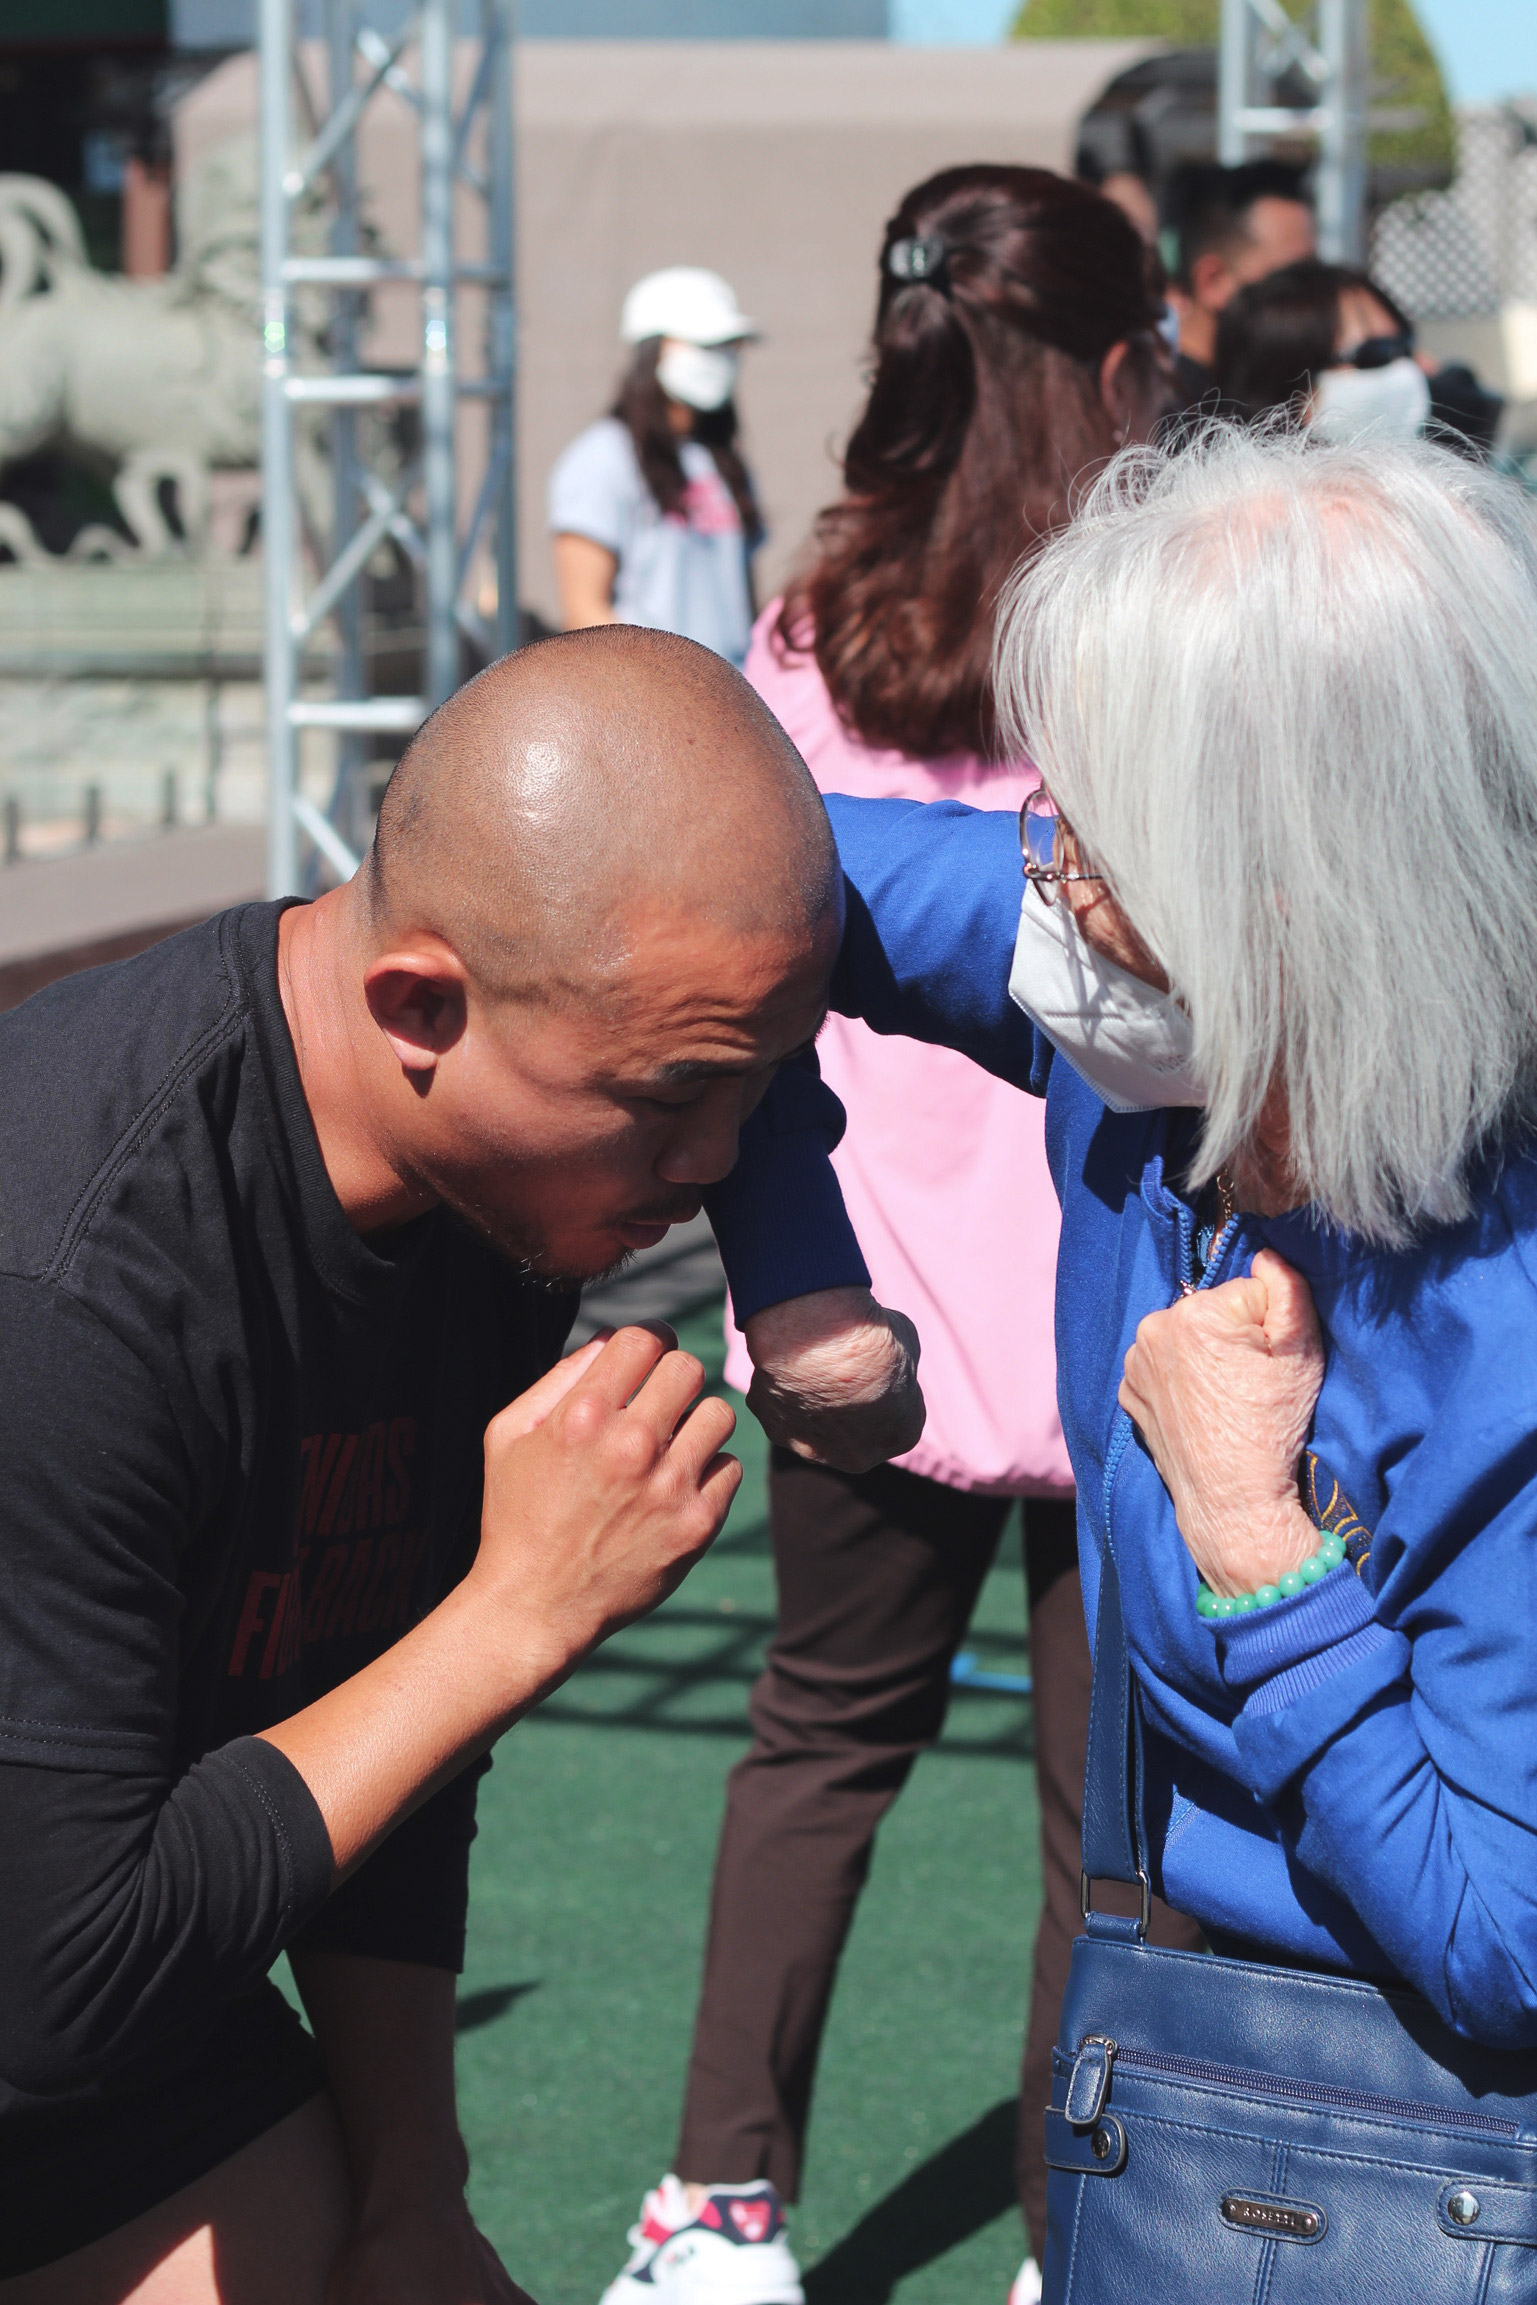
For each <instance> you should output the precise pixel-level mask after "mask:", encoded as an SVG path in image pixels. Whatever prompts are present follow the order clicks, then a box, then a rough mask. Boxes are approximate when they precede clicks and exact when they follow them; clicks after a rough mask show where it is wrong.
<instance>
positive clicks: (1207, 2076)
mask: <svg viewBox="0 0 1537 2305" xmlns="http://www.w3.org/2000/svg"><path fill="white" fill-rule="evenodd" d="M1089 2039H1091V2040H1092V2041H1093V2042H1094V2043H1095V2045H1096V2046H1097V2047H1101V2048H1103V2049H1104V2051H1105V2053H1106V2060H1107V2062H1110V2063H1114V2064H1117V2065H1126V2066H1130V2067H1132V2068H1133V2069H1144V2070H1147V2071H1150V2072H1154V2073H1177V2074H1179V2075H1180V2076H1181V2077H1182V2078H1184V2079H1186V2080H1190V2081H1211V2082H1215V2083H1216V2084H1217V2086H1218V2087H1219V2088H1224V2089H1243V2090H1246V2091H1247V2092H1248V2094H1249V2095H1250V2096H1254V2095H1263V2096H1269V2097H1295V2098H1297V2099H1298V2100H1299V2101H1301V2102H1305V2103H1311V2104H1319V2105H1330V2106H1334V2107H1336V2108H1338V2110H1339V2111H1341V2112H1345V2113H1386V2114H1396V2115H1400V2116H1407V2117H1408V2118H1409V2119H1411V2120H1415V2121H1421V2122H1423V2121H1427V2120H1428V2121H1429V2122H1430V2123H1431V2125H1432V2126H1434V2127H1436V2128H1455V2129H1481V2130H1484V2131H1487V2132H1488V2133H1489V2134H1491V2135H1493V2136H1498V2137H1519V2136H1520V2134H1521V2124H1520V2122H1519V2121H1504V2120H1501V2118H1500V2117H1499V2115H1498V2114H1496V2113H1463V2112H1459V2111H1457V2110H1455V2109H1454V2108H1453V2109H1448V2108H1445V2107H1442V2106H1440V2105H1416V2104H1413V2103H1411V2102H1410V2101H1409V2100H1408V2099H1406V2098H1403V2097H1377V2096H1373V2095H1372V2094H1371V2092H1370V2091H1368V2090H1362V2089H1336V2088H1334V2087H1332V2086H1331V2085H1330V2084H1329V2083H1328V2082H1326V2081H1320V2082H1316V2083H1315V2082H1311V2081H1294V2080H1292V2079H1290V2078H1289V2077H1288V2076H1287V2075H1286V2074H1284V2073H1256V2072H1254V2071H1252V2070H1248V2069H1246V2068H1245V2067H1243V2066H1241V2065H1210V2064H1207V2063H1206V2062H1205V2060H1204V2059H1202V2058H1200V2057H1166V2056H1163V2055H1161V2054H1160V2053H1159V2052H1157V2051H1155V2050H1152V2049H1131V2050H1127V2049H1122V2048H1120V2047H1118V2045H1117V2044H1116V2043H1115V2042H1113V2041H1107V2040H1105V2039H1104V2037H1103V2035H1100V2034H1093V2035H1090V2036H1089Z"/></svg>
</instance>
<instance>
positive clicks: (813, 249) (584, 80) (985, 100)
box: [177, 40, 1150, 622]
mask: <svg viewBox="0 0 1537 2305" xmlns="http://www.w3.org/2000/svg"><path fill="white" fill-rule="evenodd" d="M1149 46H1150V44H1149V43H1146V42H1132V41H1108V40H1084V41H1049V40H1034V41H1030V42H1028V43H1021V44H1020V45H1018V46H1017V47H1007V48H957V49H933V48H906V47H898V46H895V45H890V44H887V43H884V42H878V41H868V42H866V41H832V40H828V41H806V42H800V41H761V42H760V41H745V40H744V41H735V40H733V41H720V42H707V41H596V40H582V41H556V40H537V41H529V42H527V43H525V44H524V46H523V47H522V48H521V49H520V52H519V56H518V81H517V88H518V97H517V101H518V127H519V146H518V154H519V164H518V191H519V230H518V240H519V251H520V254H519V263H520V270H521V290H522V372H521V393H520V411H519V473H520V482H521V489H522V507H521V517H520V538H521V552H522V562H521V585H520V589H521V592H522V596H523V599H524V601H525V602H526V603H527V604H528V605H529V606H531V607H533V608H535V609H537V610H538V612H539V613H540V614H541V615H542V616H544V617H546V618H547V619H549V620H550V621H551V622H553V621H554V617H555V600H554V587H553V579H552V572H551V567H550V555H549V548H548V541H547V538H546V536H545V532H544V518H543V505H544V485H545V480H546V476H547V475H548V472H549V469H550V465H551V464H552V462H553V461H554V458H555V457H556V456H557V455H558V453H559V451H560V449H561V448H562V447H563V445H564V444H565V442H566V441H567V440H569V439H570V438H571V436H572V435H573V434H574V433H575V432H577V431H579V430H580V429H581V427H582V426H583V425H584V424H587V423H590V422H591V421H592V419H593V418H594V417H595V416H597V415H599V414H601V413H602V411H603V408H604V406H605V405H606V402H607V400H608V397H609V395H610V393H611V391H612V388H613V382H614V378H615V375H616V372H617V369H618V366H619V363H620V358H621V354H620V348H619V345H618V341H617V325H618V314H619V306H620V302H621V299H622V298H623V295H624V292H625V290H626V288H627V287H628V286H629V285H630V283H631V281H632V280H634V279H635V278H637V277H638V275H639V274H641V273H642V272H646V271H649V270H651V269H652V268H653V267H654V266H657V265H662V264H706V265H710V266H712V267H713V268H714V269H715V270H717V271H720V272H723V273H725V275H726V276H727V278H728V279H729V280H730V281H731V282H732V283H733V285H734V286H735V288H736V290H737V292H738V294H739V296H740V298H741V301H742V304H743V306H744V308H745V309H746V310H747V311H749V312H750V313H752V314H753V315H754V316H755V317H756V318H757V319H758V320H759V321H760V323H761V324H762V327H763V331H764V341H763V343H762V344H761V346H758V347H756V348H755V349H754V350H752V351H751V352H750V353H749V355H748V357H747V360H746V362H745V363H744V375H743V383H742V391H741V399H740V405H741V408H742V414H743V420H744V425H745V430H746V445H747V450H748V454H749V456H750V458H751V461H752V464H753V467H754V470H755V472H756V474H757V477H758V482H759V486H760V489H761V493H762V497H763V501H764V506H765V509H766V512H767V516H768V520H769V524H770V529H771V532H772V533H771V541H770V543H769V546H768V548H767V549H766V551H765V553H764V554H763V557H762V560H761V562H760V564H759V580H760V589H762V590H763V591H764V593H765V595H766V592H767V591H768V590H771V589H773V588H774V587H776V586H777V584H778V583H779V581H780V579H781V577H782V575H783V572H784V569H785V567H786V565H787V563H788V561H789V560H790V559H791V558H792V557H793V555H794V553H795V551H796V549H797V548H798V547H799V545H800V544H801V542H802V540H803V538H804V536H805V534H806V530H807V527H808V525H809V523H810V520H811V517H812V515H813V514H814V512H815V511H816V508H817V507H818V505H820V504H823V503H825V502H826V501H827V499H828V498H829V496H830V495H831V494H833V493H834V491H835V489H836V485H837V473H836V462H835V460H836V455H837V450H838V444H839V442H840V440H841V439H842V437H843V435H844V433H845V432H846V429H847V426H848V424H849V421H850V418H851V415H852V414H853V412H854V410H855V408H856V407H857V405H858V399H859V390H860V363H861V356H862V350H863V346H864V342H865V338H866V333H867V330H868V328H869V324H870V319H871V315H872V313H873V310H874V296H875V273H874V258H875V251H876V248H877V246H878V242H879V234H880V229H881V225H882V223H883V221H884V219H885V218H886V216H887V215H888V214H889V213H890V211H891V209H892V207H893V206H894V205H895V203H896V201H897V199H898V198H899V197H900V195H901V193H902V192H903V191H904V190H905V189H906V188H907V186H909V185H911V184H915V183H917V182H919V181H920V180H921V179H922V178H923V177H925V176H927V175H929V174H931V173H932V172H933V171H934V170H935V169H938V168H943V167H949V166H952V165H954V164H956V163H959V162H964V161H969V160H997V161H1013V162H1027V163H1030V164H1033V165H1035V166H1038V167H1047V168H1066V167H1068V166H1070V165H1071V160H1072V151H1073V143H1074V135H1075V131H1076V127H1077V123H1078V120H1079V118H1080V117H1081V115H1082V114H1083V113H1084V112H1085V111H1086V110H1087V109H1088V108H1089V106H1090V105H1091V104H1092V103H1093V101H1094V99H1095V97H1096V96H1097V95H1098V93H1099V91H1100V90H1101V89H1102V88H1103V87H1104V85H1105V83H1106V82H1107V81H1108V80H1110V79H1111V78H1113V77H1114V75H1115V74H1116V73H1118V72H1121V71H1123V70H1125V68H1126V67H1127V66H1128V65H1130V64H1132V63H1134V62H1136V61H1137V59H1138V58H1139V57H1141V56H1143V55H1145V54H1147V53H1149ZM255 97H256V84H255V73H254V65H253V60H252V59H250V58H248V57H238V58H235V59H232V60H231V62H230V63H228V64H226V65H224V66H222V67H220V69H219V70H218V71H217V72H215V73H214V74H212V75H211V76H210V78H209V79H207V80H205V81H204V82H203V83H202V84H201V85H200V86H199V87H198V88H197V89H195V90H194V91H193V92H192V93H191V95H190V96H189V97H188V98H187V99H186V100H185V101H184V103H183V104H182V106H181V107H180V112H179V117H178V122H177V151H178V163H179V165H180V166H183V167H185V166H187V165H189V164H190V163H191V162H192V161H193V160H194V159H195V158H196V156H197V154H198V153H199V152H200V151H203V150H206V149H207V148H208V146H209V145H210V144H212V143H215V142H218V141H221V140H222V139H223V138H224V137H227V136H229V135H232V134H235V133H238V132H240V131H241V130H248V129H249V127H250V125H251V124H252V122H253V121H254V118H255ZM410 145H411V135H410V127H409V123H408V122H407V120H406V118H405V116H404V113H403V110H402V108H401V107H400V106H399V105H398V104H397V102H396V100H395V99H393V98H388V99H385V100H384V101H383V102H382V103H381V105H380V106H379V107H378V110H377V114H376V118H375V120H374V122H373V123H372V128H371V132H370V134H369V135H368V136H367V138H366V139H365V143H364V148H363V174H364V180H365V183H366V184H367V185H368V187H369V189H370V194H371V197H372V201H373V206H374V210H375V214H376V217H377V221H378V223H379V226H380V229H381V230H382V231H383V233H384V234H385V237H386V239H387V240H388V241H389V243H390V244H391V246H392V247H393V248H395V249H396V250H398V251H399V252H402V253H404V252H406V251H407V250H409V248H410V247H411V246H412V242H413V233H414V227H413V224H412V221H411V218H412V213H413V208H414V200H415V184H414V170H413V168H412V166H411V154H410ZM410 326H411V312H410V307H409V301H408V300H397V303H396V304H395V306H394V307H393V308H392V309H389V310H383V311H381V314H380V327H379V329H378V330H377V331H376V336H375V343H374V345H373V347H372V350H373V354H374V356H375V357H378V358H387V357H388V353H389V344H390V341H391V340H392V339H393V340H394V341H395V342H396V343H397V344H399V343H400V341H401V335H400V332H401V331H404V330H409V328H410ZM465 445H466V449H467V450H468V448H469V442H468V440H467V441H466V443H465Z"/></svg>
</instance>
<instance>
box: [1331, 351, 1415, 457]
mask: <svg viewBox="0 0 1537 2305" xmlns="http://www.w3.org/2000/svg"><path fill="white" fill-rule="evenodd" d="M1429 415H1430V386H1429V385H1428V384H1427V383H1426V381H1425V371H1424V369H1423V368H1421V367H1420V365H1419V363H1418V361H1415V360H1410V359H1408V358H1405V359H1403V360H1390V361H1389V362H1388V364H1387V366H1386V368H1326V369H1325V370H1324V372H1323V374H1322V376H1320V378H1319V379H1318V382H1317V384H1316V385H1315V387H1314V390H1313V413H1312V416H1311V417H1310V418H1309V424H1310V427H1311V429H1312V430H1313V431H1314V432H1316V433H1317V434H1318V435H1319V437H1320V438H1321V439H1323V440H1360V439H1361V438H1362V437H1363V436H1364V435H1366V434H1368V433H1370V434H1372V435H1374V436H1375V437H1376V438H1378V439H1380V440H1413V439H1414V438H1416V436H1417V435H1418V434H1419V433H1421V432H1422V431H1423V430H1424V428H1425V424H1426V421H1427V419H1428V417H1429Z"/></svg>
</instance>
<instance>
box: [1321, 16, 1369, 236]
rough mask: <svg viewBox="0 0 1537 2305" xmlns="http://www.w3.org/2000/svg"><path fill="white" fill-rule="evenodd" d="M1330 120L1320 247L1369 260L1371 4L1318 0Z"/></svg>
mask: <svg viewBox="0 0 1537 2305" xmlns="http://www.w3.org/2000/svg"><path fill="white" fill-rule="evenodd" d="M1318 26H1319V46H1320V48H1321V49H1322V50H1323V57H1324V64H1325V67H1326V70H1327V75H1328V77H1327V79H1326V80H1325V83H1324V86H1325V89H1326V91H1327V93H1326V96H1325V110H1326V112H1327V114H1328V117H1327V119H1326V120H1325V121H1324V122H1323V123H1322V126H1321V128H1320V130H1319V137H1318V247H1319V253H1320V254H1321V255H1322V256H1324V257H1326V258H1327V259H1328V261H1329V262H1330V263H1331V264H1361V263H1364V262H1365V259H1366V105H1367V96H1368V91H1369V70H1370V67H1369V63H1368V57H1367V45H1366V0H1318Z"/></svg>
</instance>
